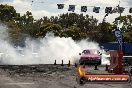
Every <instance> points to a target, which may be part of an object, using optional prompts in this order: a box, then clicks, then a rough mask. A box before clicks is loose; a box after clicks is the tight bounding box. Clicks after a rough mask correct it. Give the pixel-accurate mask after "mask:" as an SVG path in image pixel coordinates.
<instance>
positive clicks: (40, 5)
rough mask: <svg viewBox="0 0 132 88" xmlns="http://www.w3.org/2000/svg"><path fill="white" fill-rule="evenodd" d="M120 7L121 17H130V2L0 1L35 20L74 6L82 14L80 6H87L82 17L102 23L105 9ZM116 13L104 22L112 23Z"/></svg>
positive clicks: (98, 0) (64, 11) (56, 14)
mask: <svg viewBox="0 0 132 88" xmlns="http://www.w3.org/2000/svg"><path fill="white" fill-rule="evenodd" d="M119 1H120V6H121V7H125V10H124V12H123V13H122V16H124V15H128V14H129V15H132V13H129V8H130V7H132V0H0V4H8V5H12V6H14V8H15V9H16V11H17V12H18V13H21V15H23V14H25V13H26V11H30V12H32V14H33V16H34V18H35V19H40V18H42V17H43V16H48V17H50V16H58V15H59V14H62V13H67V12H69V11H68V6H69V5H76V9H75V13H78V14H80V13H82V12H81V11H80V10H81V6H88V11H87V12H86V13H85V12H83V14H84V15H86V14H88V15H90V16H94V17H95V18H97V19H98V20H99V22H102V19H103V17H104V16H105V8H106V7H116V6H117V5H118V4H119ZM57 4H65V5H64V9H62V10H60V9H58V7H57ZM93 6H99V7H100V13H94V12H93ZM118 16H119V14H118V13H114V14H110V15H109V16H108V17H106V21H107V22H110V23H112V22H113V21H114V19H115V18H116V17H118Z"/></svg>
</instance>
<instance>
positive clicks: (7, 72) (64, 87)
mask: <svg viewBox="0 0 132 88" xmlns="http://www.w3.org/2000/svg"><path fill="white" fill-rule="evenodd" d="M92 69H93V70H94V67H92V66H91V67H89V71H91V72H92V71H93V70H92ZM100 69H101V72H102V73H103V70H102V69H103V67H99V70H100ZM94 72H95V71H94ZM0 88H132V82H131V83H127V84H108V83H102V84H85V85H83V86H81V85H79V84H77V82H76V68H75V67H74V66H71V67H68V66H60V65H56V66H54V65H21V66H17V65H13V66H10V65H1V66H0Z"/></svg>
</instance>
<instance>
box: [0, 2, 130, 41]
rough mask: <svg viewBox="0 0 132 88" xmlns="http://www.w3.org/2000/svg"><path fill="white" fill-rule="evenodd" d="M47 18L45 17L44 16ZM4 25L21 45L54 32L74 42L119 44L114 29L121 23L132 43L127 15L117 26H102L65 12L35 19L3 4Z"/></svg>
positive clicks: (0, 10)
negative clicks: (86, 41)
mask: <svg viewBox="0 0 132 88" xmlns="http://www.w3.org/2000/svg"><path fill="white" fill-rule="evenodd" d="M43 15H44V14H43ZM0 22H1V23H4V24H5V25H7V26H8V28H9V31H8V33H9V38H10V40H11V42H12V43H16V44H17V43H20V42H21V41H22V40H24V38H26V37H27V36H28V37H31V38H35V39H38V38H43V37H45V36H46V33H49V32H52V33H53V34H54V35H55V36H60V37H72V39H73V40H76V41H78V40H81V39H86V38H89V39H90V40H92V41H96V42H99V43H102V42H115V41H116V39H115V37H114V33H113V32H112V30H113V29H114V28H115V27H116V26H117V24H118V22H120V23H123V26H122V29H121V30H122V34H123V39H124V42H132V39H131V37H132V16H131V15H126V16H121V17H117V18H115V21H114V22H113V23H108V22H101V23H99V22H98V20H97V19H96V18H94V17H93V16H89V15H88V14H87V15H83V14H77V13H65V14H60V15H59V16H51V17H49V18H48V17H47V16H44V17H43V18H40V19H38V20H36V19H34V17H33V15H32V13H31V12H29V11H27V12H26V13H25V14H24V15H22V16H21V15H20V13H17V12H16V10H15V9H14V7H13V6H9V5H2V4H1V5H0Z"/></svg>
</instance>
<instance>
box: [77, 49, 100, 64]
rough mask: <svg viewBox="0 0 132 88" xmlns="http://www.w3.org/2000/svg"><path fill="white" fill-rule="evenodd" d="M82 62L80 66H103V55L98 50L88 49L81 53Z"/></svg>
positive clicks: (80, 61)
mask: <svg viewBox="0 0 132 88" xmlns="http://www.w3.org/2000/svg"><path fill="white" fill-rule="evenodd" d="M79 55H80V60H79V64H81V65H82V64H86V65H95V64H97V65H100V64H101V54H100V52H99V51H98V50H96V49H86V50H83V52H82V53H79Z"/></svg>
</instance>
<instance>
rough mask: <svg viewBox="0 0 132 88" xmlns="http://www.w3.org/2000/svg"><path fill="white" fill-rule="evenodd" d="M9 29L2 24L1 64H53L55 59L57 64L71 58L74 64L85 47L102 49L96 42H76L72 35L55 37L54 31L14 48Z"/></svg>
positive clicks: (0, 41)
mask: <svg viewBox="0 0 132 88" xmlns="http://www.w3.org/2000/svg"><path fill="white" fill-rule="evenodd" d="M7 30H8V28H7V27H6V26H3V25H0V43H1V45H0V64H13V65H23V64H53V63H54V61H55V60H56V61H57V64H60V63H61V61H62V60H64V64H67V63H68V61H69V60H70V61H71V63H72V64H74V63H75V61H78V59H79V53H80V52H82V50H83V49H88V48H92V49H100V48H99V46H98V44H97V43H95V42H88V41H87V40H81V41H79V42H75V41H74V40H72V38H70V37H69V38H65V37H62V38H60V37H55V36H54V35H53V34H52V33H49V34H47V35H46V37H45V38H43V39H40V40H33V39H30V38H27V39H26V41H25V47H23V48H22V47H17V48H14V46H12V45H11V44H10V43H9V41H8V39H9V37H8V33H7Z"/></svg>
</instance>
